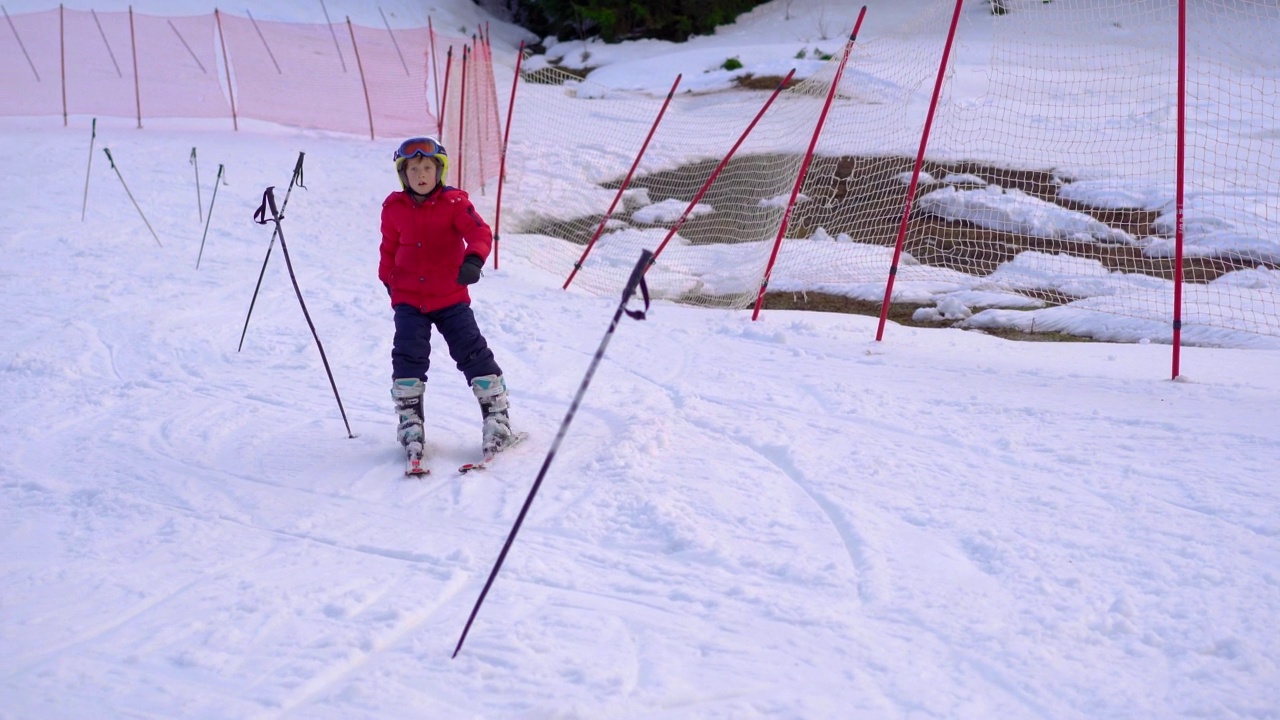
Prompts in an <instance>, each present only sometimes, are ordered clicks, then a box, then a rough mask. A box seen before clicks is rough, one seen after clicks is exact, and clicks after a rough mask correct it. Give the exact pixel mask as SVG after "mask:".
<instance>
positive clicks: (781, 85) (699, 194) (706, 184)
mask: <svg viewBox="0 0 1280 720" xmlns="http://www.w3.org/2000/svg"><path fill="white" fill-rule="evenodd" d="M795 74H796V69H795V68H791V72H789V73H787V76H786V77H784V78H782V82H780V83H778V87H776V88H774V89H773V94H772V95H770V96H769V99H768V100H765V101H764V105H763V106H761V108H760V111H759V112H757V113H756V116H755V117H754V118H752V119H751V122H750V123H749V124H748V125H747V129H745V130H743V131H742V135H740V136H739V137H738V141H737V142H735V143H734V144H733V147H731V148H729V152H728V154H726V155H725V156H724V157H723V158H722V159H721V160H720V164H719V165H716V169H715V170H712V171H711V176H710V177H708V178H707V181H706V182H704V183H703V184H702V187H701V188H699V189H698V192H697V194H695V195H694V196H693V199H692V200H690V201H689V205H688V207H686V208H685V209H684V212H683V213H681V214H680V217H679V219H677V220H676V222H675V224H673V225H672V226H671V229H670V230H668V231H667V236H666V237H664V238H662V242H661V243H659V244H658V249H656V250H654V251H653V258H652V261H651V263H650V265H652V263H654V262H657V261H658V256H659V255H661V254H662V250H663V249H664V248H666V247H667V243H669V242H671V238H673V237H675V234H676V233H677V232H679V231H680V227H681V226H682V225H684V223H685V221H686V220H688V219H689V213H691V212H693V208H694V207H695V206H697V204H698V201H699V200H701V199H702V196H703V195H705V194H706V193H707V190H709V189H710V188H711V184H712V183H714V182H715V181H716V178H717V177H720V172H721V171H722V170H724V168H725V166H726V165H728V164H729V160H730V159H732V158H733V155H734V153H736V152H738V148H740V147H742V143H744V142H746V140H747V136H748V135H750V134H751V131H752V130H754V129H755V127H756V123H758V122H760V118H762V117H764V114H765V112H766V111H768V110H769V106H770V105H772V104H773V101H774V100H776V99H777V98H778V94H779V93H781V92H782V91H783V89H785V88H786V87H787V84H788V83H790V82H791V76H793V75H795ZM648 271H649V268H647V267H646V268H645V272H648Z"/></svg>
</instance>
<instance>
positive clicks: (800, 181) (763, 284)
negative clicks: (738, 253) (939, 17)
mask: <svg viewBox="0 0 1280 720" xmlns="http://www.w3.org/2000/svg"><path fill="white" fill-rule="evenodd" d="M866 15H867V6H866V5H863V6H862V10H861V11H859V12H858V21H857V22H855V23H854V24H853V32H852V33H851V34H850V35H849V39H848V40H847V41H846V42H845V44H844V55H842V56H841V57H840V65H839V66H837V67H836V74H835V77H833V78H831V88H830V89H828V90H827V101H826V102H825V103H823V105H822V112H821V113H820V114H819V115H818V122H817V123H815V124H814V126H813V136H812V137H810V138H809V149H808V150H807V151H806V152H805V155H804V161H803V162H801V163H800V172H799V173H797V174H796V184H795V185H794V186H793V187H792V188H791V198H790V199H789V200H788V201H787V211H786V212H784V213H782V222H780V223H778V236H777V237H776V238H774V240H773V251H772V252H770V253H769V263H768V264H767V265H765V268H764V275H763V276H761V278H760V292H759V293H758V294H757V295H756V306H755V309H754V310H752V311H751V319H752V320H756V319H758V318H759V317H760V307H761V306H762V305H764V293H765V290H766V289H768V287H769V277H770V276H771V275H772V274H773V264H774V263H775V262H776V261H777V260H778V250H779V249H780V248H781V247H782V238H783V236H784V235H786V233H787V225H788V224H789V223H790V221H791V213H792V211H794V210H795V206H796V198H797V197H799V196H800V188H801V187H802V186H803V185H804V179H805V176H806V175H808V174H809V163H811V162H813V151H814V149H815V148H817V147H818V137H819V136H821V135H822V126H823V125H825V124H826V122H827V112H828V111H830V110H831V101H832V100H835V97H836V89H837V88H839V87H840V78H841V77H843V76H844V66H845V63H847V62H849V51H850V50H852V49H853V42H854V40H856V39H857V38H858V28H860V27H862V18H864V17H866Z"/></svg>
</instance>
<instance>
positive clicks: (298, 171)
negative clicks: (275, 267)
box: [236, 152, 307, 352]
mask: <svg viewBox="0 0 1280 720" xmlns="http://www.w3.org/2000/svg"><path fill="white" fill-rule="evenodd" d="M305 155H306V153H304V152H300V153H298V163H297V164H296V165H294V166H293V177H291V178H290V179H289V189H288V190H285V191H284V202H282V203H280V212H281V213H282V214H281V217H284V215H283V213H284V209H285V207H287V206H288V205H289V194H290V193H292V192H293V186H294V185H295V184H296V185H297V186H298V187H300V188H302V189H303V190H306V189H307V186H306V185H304V184H303V182H302V158H303V156H305ZM279 233H280V226H279V225H276V231H275V232H273V233H271V242H269V243H267V256H266V257H264V258H262V269H261V270H259V271H258V284H257V285H255V286H254V287H253V297H252V298H250V300H249V312H248V313H246V314H245V316H244V327H243V328H242V329H241V330H240V344H239V345H238V346H236V352H240V350H241V349H242V348H244V334H245V333H247V332H249V318H250V317H252V316H253V306H254V304H255V303H256V302H258V290H260V289H262V276H263V275H266V274H267V261H268V260H270V259H271V248H272V247H274V246H275V244H276V235H278V234H279Z"/></svg>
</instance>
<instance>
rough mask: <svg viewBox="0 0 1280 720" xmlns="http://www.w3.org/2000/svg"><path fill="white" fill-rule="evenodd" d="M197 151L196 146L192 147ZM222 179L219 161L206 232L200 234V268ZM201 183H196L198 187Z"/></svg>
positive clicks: (198, 267)
mask: <svg viewBox="0 0 1280 720" xmlns="http://www.w3.org/2000/svg"><path fill="white" fill-rule="evenodd" d="M192 152H195V148H192ZM221 180H222V163H218V177H216V178H214V179H213V197H211V198H209V215H208V219H207V220H205V221H204V234H203V235H201V236H200V254H198V255H196V269H197V270H199V269H200V258H202V257H204V239H205V238H206V237H208V236H209V221H210V220H213V204H214V203H216V202H218V185H219V184H220V181H221ZM199 186H200V184H199V183H196V187H199Z"/></svg>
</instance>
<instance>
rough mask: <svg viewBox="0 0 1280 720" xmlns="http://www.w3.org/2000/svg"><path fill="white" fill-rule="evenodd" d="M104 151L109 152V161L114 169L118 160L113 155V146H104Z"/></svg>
mask: <svg viewBox="0 0 1280 720" xmlns="http://www.w3.org/2000/svg"><path fill="white" fill-rule="evenodd" d="M102 152H104V153H106V154H107V162H109V163H111V167H112V168H113V169H114V168H115V166H116V161H115V159H114V158H112V157H111V148H102Z"/></svg>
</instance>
